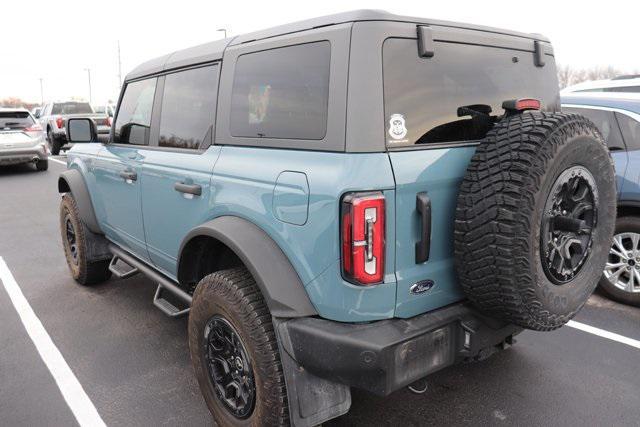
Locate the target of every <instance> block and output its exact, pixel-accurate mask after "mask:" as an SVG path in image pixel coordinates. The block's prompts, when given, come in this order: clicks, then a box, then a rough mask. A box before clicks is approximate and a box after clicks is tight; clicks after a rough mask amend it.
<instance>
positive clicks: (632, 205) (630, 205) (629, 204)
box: [618, 200, 640, 208]
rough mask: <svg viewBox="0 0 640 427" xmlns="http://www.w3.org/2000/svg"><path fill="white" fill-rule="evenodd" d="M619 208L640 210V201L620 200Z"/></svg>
mask: <svg viewBox="0 0 640 427" xmlns="http://www.w3.org/2000/svg"><path fill="white" fill-rule="evenodd" d="M618 206H620V207H625V208H627V207H628V208H640V200H619V201H618Z"/></svg>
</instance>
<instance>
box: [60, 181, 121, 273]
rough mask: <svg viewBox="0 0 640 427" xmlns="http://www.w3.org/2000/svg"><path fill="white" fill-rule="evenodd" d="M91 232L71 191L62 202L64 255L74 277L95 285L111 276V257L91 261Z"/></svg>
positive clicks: (61, 227) (61, 233) (63, 197)
mask: <svg viewBox="0 0 640 427" xmlns="http://www.w3.org/2000/svg"><path fill="white" fill-rule="evenodd" d="M89 233H91V232H90V231H89V230H88V229H87V227H86V226H85V225H84V223H83V222H82V220H81V219H80V213H79V211H78V205H77V204H76V201H75V199H74V198H73V196H72V195H71V194H70V193H66V194H64V195H63V196H62V200H61V202H60V235H61V237H62V246H63V248H64V255H65V257H66V259H67V265H68V266H69V271H70V272H71V275H72V276H73V279H74V280H75V281H76V282H78V283H79V284H81V285H93V284H96V283H101V282H104V281H105V280H108V279H109V278H110V277H111V271H110V270H109V262H110V260H109V259H105V260H100V261H89V259H88V257H87V255H88V247H87V244H88V242H87V240H88V239H87V236H88V235H89Z"/></svg>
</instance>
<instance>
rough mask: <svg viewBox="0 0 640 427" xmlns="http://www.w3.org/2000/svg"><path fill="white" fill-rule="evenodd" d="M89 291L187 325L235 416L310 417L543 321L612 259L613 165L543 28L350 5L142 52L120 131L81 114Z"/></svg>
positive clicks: (79, 151) (76, 196) (74, 263)
mask: <svg viewBox="0 0 640 427" xmlns="http://www.w3.org/2000/svg"><path fill="white" fill-rule="evenodd" d="M67 136H68V139H69V141H72V142H73V143H75V146H74V147H73V149H72V150H70V151H69V153H68V159H67V162H68V170H67V171H65V172H64V173H62V175H61V176H60V179H59V182H58V190H59V192H60V193H62V194H63V195H62V201H61V205H60V228H61V235H62V241H63V245H64V251H65V255H66V259H67V263H68V265H69V269H70V270H71V273H72V275H73V277H74V279H75V280H76V281H77V282H78V283H80V284H82V285H90V284H94V283H98V282H102V281H105V280H107V279H108V278H109V277H110V276H111V275H114V276H116V277H120V278H123V277H129V276H132V275H134V274H136V273H142V274H144V275H146V276H148V277H150V278H151V279H152V280H154V281H155V282H157V283H158V288H157V291H156V293H155V296H154V304H155V305H156V306H157V307H158V308H160V309H161V310H162V311H164V312H165V313H166V314H168V315H170V316H180V315H184V314H187V313H188V315H189V326H188V334H189V348H190V353H191V360H192V363H193V369H194V371H195V375H196V377H197V379H198V382H199V385H200V388H201V390H202V394H203V396H204V399H205V401H206V403H207V406H208V407H209V409H210V411H211V413H212V414H213V417H214V419H215V420H216V421H217V422H218V423H219V424H221V425H252V426H258V425H289V424H292V425H296V426H311V425H317V424H320V423H322V422H323V421H326V420H329V419H331V418H334V417H337V416H339V415H342V414H344V413H346V412H347V411H348V410H349V407H350V404H351V394H350V388H351V387H356V388H360V389H364V390H368V391H370V392H373V393H377V394H379V395H388V394H389V393H392V392H393V391H395V390H398V389H400V388H402V387H405V386H407V385H411V384H412V383H414V382H415V381H417V380H419V379H422V378H424V377H425V376H427V375H428V374H430V373H432V372H435V371H437V370H439V369H442V368H444V367H446V366H449V365H452V364H454V363H457V362H463V361H472V360H479V359H482V358H484V357H486V356H488V355H490V354H491V353H493V352H494V351H495V350H497V349H500V348H504V347H506V346H508V345H509V344H511V343H512V342H513V337H514V335H516V334H518V333H519V332H520V331H522V329H523V328H526V329H533V330H539V331H546V330H553V329H556V328H559V327H561V326H562V325H564V324H565V323H566V322H567V321H568V320H569V319H571V318H572V317H573V316H574V315H575V314H576V312H577V311H578V310H579V309H580V308H581V307H582V305H583V304H584V303H585V301H586V300H587V298H588V296H589V295H590V293H591V292H592V291H593V289H594V288H595V286H596V285H597V283H598V279H599V278H600V275H601V273H602V271H603V268H604V266H605V261H606V259H607V254H608V251H609V245H610V242H611V238H612V235H613V229H614V222H615V214H616V203H615V201H616V188H615V178H614V169H613V164H612V161H611V158H610V156H609V153H608V151H607V149H606V146H605V145H604V142H603V140H602V137H601V135H600V133H599V131H598V130H597V128H596V127H595V126H594V125H593V124H592V123H591V122H589V121H588V120H587V119H586V118H584V117H583V116H580V115H576V114H564V113H561V112H560V100H559V95H558V83H557V78H556V67H555V63H554V56H553V49H552V47H551V45H550V43H549V42H548V40H547V39H545V38H544V37H542V36H539V35H532V34H523V33H517V32H512V31H506V30H499V29H493V28H486V27H479V26H475V25H467V24H459V23H451V22H442V21H436V20H427V19H420V18H410V17H402V16H396V15H391V14H388V13H385V12H380V11H356V12H349V13H344V14H338V15H333V16H327V17H322V18H317V19H312V20H308V21H304V22H298V23H294V24H289V25H285V26H281V27H276V28H273V29H268V30H263V31H258V32H255V33H251V34H247V35H241V36H237V37H233V38H228V39H225V40H220V41H216V42H213V43H209V44H204V45H201V46H196V47H193V48H190V49H185V50H182V51H177V52H173V53H171V54H168V55H165V56H162V57H160V58H156V59H153V60H151V61H149V62H146V63H144V64H142V65H140V66H139V67H137V68H135V69H134V70H133V71H132V72H131V73H129V75H128V76H127V77H126V81H125V84H124V86H123V88H122V92H121V95H120V99H119V102H118V107H117V113H116V116H115V122H114V126H113V127H112V131H111V135H110V139H109V141H108V142H106V143H99V142H97V135H96V128H95V124H94V123H93V122H92V121H91V119H87V118H77V119H69V121H68V124H67Z"/></svg>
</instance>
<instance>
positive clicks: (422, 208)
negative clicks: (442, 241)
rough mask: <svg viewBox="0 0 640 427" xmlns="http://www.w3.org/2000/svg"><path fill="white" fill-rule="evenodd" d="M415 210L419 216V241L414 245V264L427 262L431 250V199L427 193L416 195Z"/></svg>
mask: <svg viewBox="0 0 640 427" xmlns="http://www.w3.org/2000/svg"><path fill="white" fill-rule="evenodd" d="M416 210H417V211H418V215H419V216H420V240H419V241H418V242H417V243H416V264H421V263H423V262H426V261H428V260H429V252H430V250H431V199H430V198H429V196H427V192H426V191H424V192H422V193H418V194H417V195H416Z"/></svg>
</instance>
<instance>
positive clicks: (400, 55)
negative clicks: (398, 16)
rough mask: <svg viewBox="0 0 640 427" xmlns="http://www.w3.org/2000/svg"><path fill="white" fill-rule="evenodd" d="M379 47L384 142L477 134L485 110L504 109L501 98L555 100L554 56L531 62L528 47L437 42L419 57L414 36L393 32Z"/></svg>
mask: <svg viewBox="0 0 640 427" xmlns="http://www.w3.org/2000/svg"><path fill="white" fill-rule="evenodd" d="M382 49H383V51H382V61H383V72H384V103H385V116H386V118H385V132H386V134H385V137H386V140H387V142H388V144H389V146H406V145H412V144H430V143H443V142H454V141H472V140H478V139H481V138H483V137H484V136H485V135H486V132H487V130H488V128H489V127H490V121H488V119H487V115H488V116H493V117H494V118H495V117H496V116H500V115H502V114H503V113H504V110H503V109H502V102H503V101H506V100H509V99H517V98H537V99H539V100H540V101H541V102H542V107H543V109H554V108H555V107H556V106H557V103H558V85H557V78H556V76H555V67H554V65H553V61H550V60H548V61H547V65H546V66H545V67H536V66H535V65H534V63H533V59H532V56H533V54H532V53H531V52H520V51H512V50H508V49H500V48H494V47H487V46H476V45H466V44H456V43H445V42H436V43H435V55H434V56H433V57H432V58H421V57H420V56H419V55H418V49H417V42H416V40H415V39H397V38H391V39H387V40H386V41H385V42H384V45H383V48H382ZM461 107H469V108H467V109H461ZM469 110H473V111H477V112H480V113H483V114H475V115H474V116H471V115H469V112H470V111H469Z"/></svg>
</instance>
